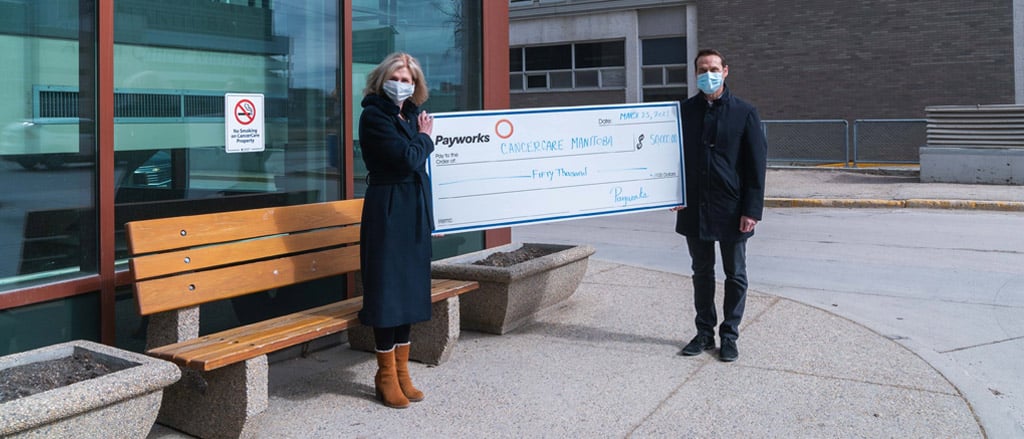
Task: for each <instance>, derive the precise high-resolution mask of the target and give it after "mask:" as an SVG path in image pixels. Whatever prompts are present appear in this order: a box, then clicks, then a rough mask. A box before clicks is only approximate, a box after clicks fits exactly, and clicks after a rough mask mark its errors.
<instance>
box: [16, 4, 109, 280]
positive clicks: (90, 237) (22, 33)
mask: <svg viewBox="0 0 1024 439" xmlns="http://www.w3.org/2000/svg"><path fill="white" fill-rule="evenodd" d="M83 4H85V3H83ZM93 13H94V11H92V10H79V2H78V1H77V0H52V1H47V2H39V1H35V0H7V1H3V2H0V31H2V33H0V53H3V57H4V58H3V62H2V63H0V78H3V87H0V158H2V160H0V174H2V175H0V189H2V190H0V193H3V194H4V195H3V196H2V197H0V222H2V223H3V227H0V291H4V290H10V289H14V288H19V287H24V286H28V285H32V284H37V283H40V282H47V281H52V280H56V279H62V278H67V277H74V276H79V275H82V274H90V273H95V272H96V254H97V253H96V250H95V249H96V245H95V243H96V221H95V218H96V211H95V193H96V191H95V187H96V186H95V181H96V168H95V166H93V164H94V163H95V161H96V147H95V139H94V136H93V133H94V129H95V128H94V124H93V120H94V118H95V117H94V114H93V112H94V108H95V106H94V105H93V104H94V102H95V98H94V93H93V90H92V86H91V84H93V79H94V78H93V77H92V76H90V74H91V72H93V71H95V66H94V65H93V64H92V63H93V61H92V60H93V59H94V54H95V52H94V47H93V44H92V41H93V40H94V36H93V35H92V34H91V33H88V32H80V29H79V23H83V22H88V21H89V17H91V16H92V14H93ZM80 71H81V72H83V74H81V75H80ZM80 90H82V91H81V92H80Z"/></svg>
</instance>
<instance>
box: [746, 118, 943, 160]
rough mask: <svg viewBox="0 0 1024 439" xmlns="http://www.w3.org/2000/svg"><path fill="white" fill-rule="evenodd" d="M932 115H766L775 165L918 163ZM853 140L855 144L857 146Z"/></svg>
mask: <svg viewBox="0 0 1024 439" xmlns="http://www.w3.org/2000/svg"><path fill="white" fill-rule="evenodd" d="M926 128H927V120H926V119H856V120H854V123H853V131H852V132H851V131H850V124H849V122H847V121H846V120H843V119H808V120H763V121H761V129H762V130H763V131H764V134H765V137H767V139H768V162H769V163H771V164H775V165H798V166H799V165H822V164H841V165H842V166H844V167H850V166H853V167H856V166H857V165H858V164H864V163H918V162H919V152H918V151H919V148H920V147H921V146H924V145H925V144H926V143H927V132H926ZM851 144H852V149H851Z"/></svg>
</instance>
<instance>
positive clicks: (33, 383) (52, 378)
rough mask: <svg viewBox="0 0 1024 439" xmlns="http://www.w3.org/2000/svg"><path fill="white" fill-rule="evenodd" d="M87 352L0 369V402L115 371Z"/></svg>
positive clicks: (115, 369) (114, 368)
mask: <svg viewBox="0 0 1024 439" xmlns="http://www.w3.org/2000/svg"><path fill="white" fill-rule="evenodd" d="M121 369H123V368H116V367H110V366H108V365H106V364H103V363H101V362H99V361H97V360H96V359H95V358H93V356H92V355H91V354H89V353H88V352H78V353H75V354H74V355H73V356H70V357H64V358H58V359H56V360H48V361H40V362H36V363H29V364H23V365H21V366H15V367H11V368H7V369H3V370H0V404H2V403H5V402H7V401H11V400H15V399H18V398H24V397H26V396H29V395H34V394H36V393H40V392H45V391H47V390H51V389H56V388H58V387H62V386H67V385H70V384H74V383H77V382H79V381H85V380H88V379H92V378H96V377H100V376H103V375H106V374H108V373H113V372H117V371H118V370H121Z"/></svg>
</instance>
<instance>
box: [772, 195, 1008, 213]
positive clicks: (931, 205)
mask: <svg viewBox="0 0 1024 439" xmlns="http://www.w3.org/2000/svg"><path fill="white" fill-rule="evenodd" d="M764 205H765V207H846V208H916V209H968V210H994V211H1002V212H1024V201H977V200H930V199H914V198H911V199H906V200H877V199H856V198H765V199H764Z"/></svg>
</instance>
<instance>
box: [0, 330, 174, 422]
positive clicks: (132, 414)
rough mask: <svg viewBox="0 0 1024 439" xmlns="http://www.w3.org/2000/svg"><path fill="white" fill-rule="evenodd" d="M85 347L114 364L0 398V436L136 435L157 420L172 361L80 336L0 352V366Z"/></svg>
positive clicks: (169, 381) (45, 358)
mask: <svg viewBox="0 0 1024 439" xmlns="http://www.w3.org/2000/svg"><path fill="white" fill-rule="evenodd" d="M75 353H88V354H89V355H90V356H91V358H92V359H93V360H94V361H96V362H97V363H101V364H103V365H106V366H107V367H109V368H111V369H113V370H114V371H113V372H110V373H107V374H106V375H102V376H99V377H96V378H92V379H88V380H85V381H79V382H76V383H73V384H69V385H66V386H63V387H58V388H55V389H51V390H47V391H45V392H41V393H36V394H34V395H29V396H26V397H23V398H19V399H14V400H11V401H7V402H5V403H3V404H0V437H5V438H7V437H26V438H29V437H39V438H44V437H45V438H83V437H101V436H102V437H110V438H141V437H146V435H148V434H149V431H150V430H151V429H152V428H153V423H154V422H156V415H157V412H158V411H159V410H160V401H161V397H162V394H163V389H164V387H166V386H168V385H171V384H173V383H174V382H176V381H178V379H179V378H180V377H181V371H179V370H178V366H176V365H174V363H171V362H168V361H164V360H160V359H157V358H152V357H148V356H145V355H142V354H137V353H134V352H129V351H125V350H122V349H118V348H114V347H110V346H106V345H102V344H99V343H93V342H90V341H85V340H76V341H70V342H67V343H61V344H56V345H52V346H47V347H43V348H39V349H35V350H31V351H27V352H21V353H17V354H11V355H8V356H4V357H0V370H3V369H8V368H12V367H15V366H22V365H28V364H31V363H37V362H43V361H49V360H57V359H62V358H66V357H71V356H73V355H74V354H75Z"/></svg>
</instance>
